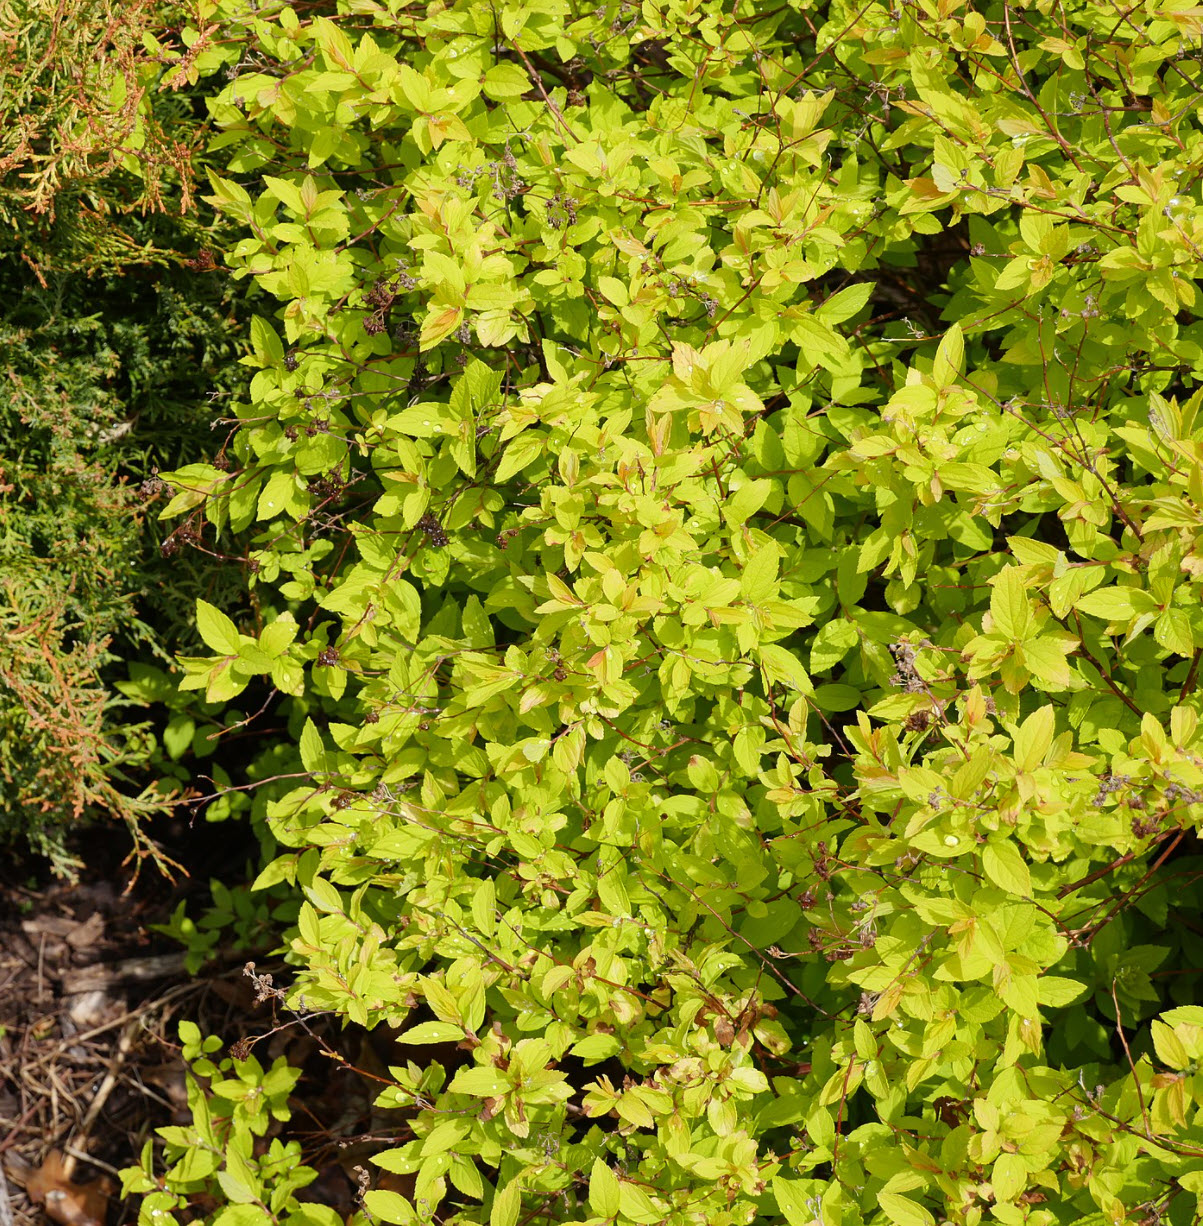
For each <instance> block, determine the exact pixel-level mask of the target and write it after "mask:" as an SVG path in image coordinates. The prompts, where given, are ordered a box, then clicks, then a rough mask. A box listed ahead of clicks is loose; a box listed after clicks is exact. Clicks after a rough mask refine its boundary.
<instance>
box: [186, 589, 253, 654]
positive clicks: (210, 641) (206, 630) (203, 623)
mask: <svg viewBox="0 0 1203 1226" xmlns="http://www.w3.org/2000/svg"><path fill="white" fill-rule="evenodd" d="M196 628H197V630H198V631H199V633H200V636H201V638H202V639H203V640H204V642H205V646H206V647H208V648H209V649H210V650H212V651H215V652H217V653H218V655H223V656H232V655H237V654H238V648H239V646H240V644H241V642H242V640H241V637H240V636H239V633H238V628H237V627H236V626H235V625H234V623H233V622H232V621H231V620H230V619H229V618H228V617H227V616H226V615H225V614H224V613H223V612H222V611H221V610H220V609H217V608H214V606H213V605H211V604H210V603H209V602H208V601H207V600H198V601H197V602H196Z"/></svg>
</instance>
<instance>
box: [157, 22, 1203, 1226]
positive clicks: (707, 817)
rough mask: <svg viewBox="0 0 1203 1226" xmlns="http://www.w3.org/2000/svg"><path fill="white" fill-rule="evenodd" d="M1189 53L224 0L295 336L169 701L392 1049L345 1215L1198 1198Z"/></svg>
mask: <svg viewBox="0 0 1203 1226" xmlns="http://www.w3.org/2000/svg"><path fill="white" fill-rule="evenodd" d="M1200 29H1201V28H1200V25H1199V19H1198V14H1197V12H1196V11H1195V10H1193V9H1187V8H1184V7H1182V6H1170V7H1169V8H1158V9H1157V10H1156V11H1154V10H1153V9H1152V8H1150V9H1148V10H1147V11H1146V10H1145V9H1143V8H1138V9H1127V10H1124V11H1120V10H1118V9H1114V8H1113V7H1110V6H1104V5H1101V4H1097V3H1093V2H1084V3H1070V4H1061V5H1057V6H1053V5H1050V4H1048V3H1043V2H1039V0H1038V2H1036V3H1030V4H1023V5H1019V4H1013V3H1009V2H1007V0H983V2H982V3H980V4H977V5H974V6H970V5H967V4H964V3H960V2H959V0H938V2H937V0H902V2H900V3H898V4H897V5H894V6H889V5H886V4H880V3H875V2H873V0H870V2H869V3H867V4H862V3H844V2H842V0H834V2H832V3H830V4H815V5H811V4H806V3H797V2H788V3H784V4H778V3H772V4H769V3H760V2H753V3H751V4H746V5H745V4H740V5H738V6H734V5H725V4H722V3H721V2H720V0H647V2H646V3H644V4H642V5H641V6H638V7H637V6H634V5H630V4H625V3H623V4H619V3H613V2H611V3H608V4H603V5H601V6H599V7H596V8H591V9H583V8H582V9H580V10H578V9H577V8H575V7H573V6H571V5H570V4H569V3H568V2H567V0H534V2H533V3H532V2H529V0H526V2H523V3H518V2H517V0H499V2H498V3H496V4H492V5H489V6H484V5H480V4H476V3H469V2H468V0H453V2H451V3H447V4H440V5H416V4H414V5H411V4H406V3H403V2H400V0H346V2H344V3H339V4H337V5H335V6H324V7H323V8H321V9H320V10H317V9H311V8H305V7H301V6H298V7H296V8H293V7H289V6H286V5H285V6H277V5H275V4H274V3H273V4H269V5H266V6H261V7H259V8H257V9H256V10H254V11H250V10H247V9H246V8H245V7H244V6H242V5H241V4H240V3H238V0H201V3H200V5H199V8H198V15H197V21H196V24H195V26H194V28H193V29H192V31H191V32H190V34H189V35H188V39H187V40H186V41H189V42H190V45H191V47H192V51H191V52H190V53H189V54H188V55H186V56H182V57H180V58H179V60H178V61H177V62H176V65H175V67H174V68H173V69H172V70H171V71H172V73H173V74H175V75H174V76H173V77H172V78H170V79H177V78H178V79H181V80H186V81H195V80H199V79H202V78H204V76H205V74H211V73H215V72H217V71H219V70H225V71H226V72H227V74H228V78H229V79H228V81H227V83H226V84H225V85H224V86H223V88H222V90H221V92H220V94H219V95H218V96H217V97H216V98H215V99H214V100H213V101H212V103H211V113H212V117H213V120H214V123H215V124H216V126H217V128H218V129H219V131H220V134H219V135H218V136H217V137H216V139H215V141H214V143H213V152H214V153H215V154H217V153H220V155H221V156H222V157H223V158H224V159H225V166H224V168H223V171H222V173H217V172H216V171H214V172H213V173H212V175H211V194H210V195H209V197H208V199H209V201H210V202H211V203H212V204H213V206H214V207H215V208H216V209H218V210H219V211H220V212H221V213H222V214H223V215H224V216H226V217H227V218H228V219H229V220H230V222H231V223H232V224H235V225H237V226H238V227H239V231H240V237H239V239H238V241H237V242H236V243H234V244H233V245H232V246H231V247H230V249H229V250H228V252H227V253H226V260H227V262H228V264H229V265H230V267H232V268H233V269H234V270H236V275H238V276H240V277H244V278H248V279H253V280H254V282H255V283H257V284H258V285H259V286H260V287H261V288H262V290H263V291H264V292H265V293H266V294H267V295H269V296H271V297H272V298H274V299H275V302H276V304H277V305H276V309H275V310H274V312H268V313H265V314H264V315H263V317H262V318H261V319H259V320H258V321H257V322H256V323H255V325H254V330H253V334H252V340H253V347H254V353H253V355H248V359H247V360H248V364H249V365H250V366H251V368H252V369H253V370H254V374H253V378H252V380H251V383H250V387H249V394H248V396H247V397H246V398H245V399H244V400H240V401H238V402H237V407H236V412H237V415H238V417H239V419H240V423H241V424H240V428H239V430H238V431H237V434H236V435H235V438H234V440H233V443H232V446H231V448H230V451H229V453H228V454H229V458H230V463H229V464H228V465H227V466H226V467H220V466H218V465H215V464H206V463H202V462H196V463H191V464H188V465H186V466H184V467H182V468H181V469H180V470H178V471H177V472H176V473H175V474H174V475H173V476H172V478H171V485H172V490H173V497H172V499H171V502H170V503H169V504H168V506H167V507H166V508H165V510H164V512H163V514H164V515H165V516H166V517H167V518H168V519H172V518H175V517H180V519H181V522H182V523H185V524H187V525H188V527H189V531H190V532H191V533H192V534H193V535H194V536H195V537H200V538H203V539H211V540H212V541H214V542H217V541H223V542H224V541H229V540H247V539H249V542H250V544H249V554H248V557H249V560H250V562H251V564H252V565H251V580H250V582H251V586H252V588H253V591H254V593H255V598H256V600H257V602H258V609H259V617H258V619H257V620H256V621H255V622H254V624H252V623H251V622H249V621H246V620H245V619H238V618H235V617H231V616H229V615H228V614H227V613H223V612H222V611H221V610H220V609H219V608H218V607H217V606H215V605H214V604H212V603H211V602H209V603H206V604H204V605H201V606H200V614H199V628H200V631H201V634H202V637H203V639H204V641H205V644H206V647H207V652H206V653H205V654H198V655H196V656H193V657H188V658H186V659H184V660H183V661H182V667H183V669H184V671H185V674H186V677H185V681H184V690H185V692H190V691H196V692H199V693H203V695H204V696H205V698H206V700H207V701H209V702H213V703H222V702H228V701H233V700H234V699H236V698H237V697H238V696H239V695H241V694H244V693H246V692H248V691H247V687H248V686H256V685H258V686H268V687H270V689H271V690H272V691H273V692H274V693H275V694H276V695H278V696H279V697H278V698H277V699H276V701H277V702H278V704H279V710H280V711H281V712H283V713H284V714H285V715H286V718H287V721H288V726H289V739H288V740H287V741H286V742H285V743H284V744H283V745H280V744H276V745H273V746H272V749H271V754H272V755H273V757H272V763H273V769H272V771H271V773H270V776H269V775H268V773H267V772H266V771H262V772H260V774H261V777H270V779H271V780H272V786H271V787H270V788H269V789H267V790H265V791H262V792H261V793H260V794H259V796H258V798H257V800H256V801H255V802H253V805H254V809H255V812H256V813H257V814H258V815H259V816H260V818H261V819H262V820H263V821H264V822H265V824H266V827H267V828H268V830H270V833H271V835H272V837H273V838H274V840H275V841H276V844H277V850H276V854H275V856H274V858H272V859H271V861H270V863H269V864H268V865H267V866H266V867H265V868H264V870H263V872H262V874H261V875H260V878H259V881H258V883H257V884H258V885H259V886H260V887H261V888H267V887H269V886H279V885H280V884H281V883H284V884H286V885H288V886H289V887H291V888H292V889H293V890H295V892H296V896H297V897H298V899H303V902H301V905H300V910H299V915H298V919H297V923H296V925H295V928H293V929H292V930H291V931H290V933H289V936H288V944H287V951H288V957H289V960H290V962H291V963H292V965H293V966H294V967H295V972H296V979H295V985H294V988H293V990H292V994H291V1000H292V1002H293V1003H294V1004H296V1005H298V1006H299V1005H300V1004H301V1003H302V1002H303V1003H304V1005H305V1006H306V1007H308V1008H318V1009H322V1010H333V1011H335V1012H336V1013H338V1014H341V1015H342V1016H344V1017H345V1018H346V1019H347V1020H348V1021H349V1022H351V1023H354V1024H356V1025H360V1026H373V1025H376V1024H379V1023H387V1024H390V1025H392V1026H395V1027H399V1028H401V1031H402V1042H403V1043H406V1044H407V1045H409V1046H411V1047H412V1049H413V1055H412V1057H411V1058H410V1059H408V1060H407V1061H405V1062H404V1063H400V1064H398V1065H397V1066H395V1067H393V1068H392V1069H391V1070H390V1074H391V1077H392V1079H393V1085H392V1086H391V1087H390V1088H388V1089H387V1090H385V1091H384V1093H383V1095H382V1097H381V1100H380V1102H381V1105H382V1106H384V1107H390V1108H394V1109H395V1110H396V1111H397V1113H398V1114H397V1120H398V1126H397V1143H396V1145H395V1146H394V1147H393V1148H391V1149H388V1150H387V1151H385V1152H383V1153H381V1154H379V1155H378V1156H377V1158H376V1160H375V1161H376V1163H377V1165H378V1166H380V1167H382V1168H383V1169H384V1170H385V1171H387V1172H391V1173H393V1174H396V1175H401V1176H405V1177H412V1183H411V1185H410V1186H412V1194H407V1193H403V1192H401V1191H397V1190H395V1186H396V1185H393V1186H391V1187H389V1188H387V1189H386V1188H376V1189H373V1190H371V1191H369V1192H368V1193H367V1195H366V1197H365V1201H364V1209H365V1214H366V1215H370V1216H371V1217H372V1218H374V1219H376V1220H380V1221H384V1222H388V1223H396V1224H397V1226H409V1224H410V1223H417V1222H420V1221H429V1220H438V1221H440V1222H446V1223H483V1222H485V1221H488V1222H489V1223H490V1226H515V1224H516V1223H518V1222H526V1221H530V1220H534V1219H535V1218H546V1219H550V1220H555V1221H566V1222H582V1223H591V1224H593V1223H597V1224H600V1223H603V1222H617V1223H623V1224H626V1223H661V1222H671V1223H682V1224H684V1223H691V1224H700V1223H707V1224H708V1226H729V1224H731V1226H733V1224H736V1223H739V1224H741V1226H747V1224H750V1223H752V1222H753V1221H755V1220H764V1221H786V1222H788V1223H790V1226H815V1224H822V1226H836V1224H837V1223H838V1224H839V1226H859V1224H860V1223H867V1224H870V1226H884V1224H886V1223H894V1224H895V1226H921V1224H923V1223H932V1222H935V1221H937V1220H940V1221H949V1222H955V1223H958V1224H960V1223H964V1224H965V1226H977V1223H978V1222H979V1221H982V1220H983V1219H986V1220H996V1221H999V1222H1003V1223H1007V1224H1011V1223H1015V1224H1018V1223H1021V1222H1022V1223H1029V1222H1030V1223H1034V1224H1037V1226H1051V1224H1052V1223H1062V1222H1064V1223H1071V1222H1072V1223H1079V1222H1085V1223H1091V1224H1092V1226H1093V1224H1096V1223H1098V1224H1102V1223H1112V1224H1115V1226H1118V1224H1119V1223H1125V1222H1133V1223H1134V1222H1138V1221H1151V1220H1169V1221H1172V1222H1174V1223H1183V1224H1185V1223H1187V1222H1190V1221H1192V1220H1194V1217H1195V1216H1196V1196H1197V1193H1198V1192H1199V1190H1200V1188H1201V1187H1203V1147H1201V1143H1203V1132H1201V1131H1200V1125H1199V1122H1198V1110H1199V1104H1200V1102H1203V1083H1200V1084H1196V1083H1197V1080H1198V1073H1197V1062H1198V1058H1199V1051H1200V1043H1201V1042H1203V1037H1201V1036H1203V1025H1201V1023H1203V1012H1201V1011H1200V1009H1199V1007H1198V1006H1197V1005H1196V1004H1194V1003H1193V1002H1194V998H1195V992H1196V990H1197V974H1198V972H1197V970H1194V969H1192V968H1194V967H1197V966H1198V965H1199V963H1198V954H1199V952H1201V951H1200V950H1199V933H1198V932H1197V930H1196V925H1195V920H1194V910H1193V908H1194V907H1195V905H1196V900H1197V892H1198V888H1199V886H1198V882H1199V875H1198V863H1197V860H1195V859H1194V858H1192V857H1191V856H1188V855H1184V854H1183V853H1185V852H1188V851H1190V850H1192V849H1193V846H1194V842H1195V840H1196V838H1197V830H1198V823H1199V820H1200V818H1201V817H1203V809H1201V808H1200V805H1201V802H1203V758H1201V757H1200V735H1199V728H1198V722H1199V721H1198V710H1199V698H1198V693H1197V684H1196V683H1197V679H1198V666H1199V660H1200V655H1201V649H1203V603H1201V599H1200V598H1201V595H1203V592H1201V590H1200V585H1201V583H1203V544H1201V542H1203V421H1201V420H1200V416H1199V408H1200V405H1201V404H1203V393H1201V392H1199V391H1196V390H1194V389H1195V385H1196V383H1197V381H1198V378H1199V375H1200V374H1201V373H1203V343H1201V341H1203V336H1201V331H1200V325H1199V322H1198V312H1197V303H1198V297H1197V295H1198V284H1197V283H1198V278H1199V275H1200V251H1199V244H1200V243H1201V242H1203V205H1201V204H1200V199H1199V187H1200V170H1199V166H1200V162H1199V152H1200V149H1201V148H1203V133H1201V132H1200V111H1199V94H1200V86H1199V78H1198V66H1197V61H1196V59H1195V58H1193V53H1192V48H1193V47H1194V46H1195V45H1196V43H1197V42H1198V39H1199V37H1200ZM289 776H297V777H296V778H293V779H292V780H291V781H290V780H289ZM294 784H295V786H294ZM247 804H248V806H249V805H251V804H252V802H250V801H248V802H247ZM448 1050H450V1051H451V1052H452V1053H453V1054H452V1055H450V1056H449V1055H448V1054H447V1052H448ZM431 1052H433V1053H435V1054H433V1055H431V1054H427V1053H431ZM150 1220H151V1219H150V1218H149V1217H145V1218H144V1222H145V1223H146V1224H147V1226H149V1222H150ZM365 1220H366V1216H365Z"/></svg>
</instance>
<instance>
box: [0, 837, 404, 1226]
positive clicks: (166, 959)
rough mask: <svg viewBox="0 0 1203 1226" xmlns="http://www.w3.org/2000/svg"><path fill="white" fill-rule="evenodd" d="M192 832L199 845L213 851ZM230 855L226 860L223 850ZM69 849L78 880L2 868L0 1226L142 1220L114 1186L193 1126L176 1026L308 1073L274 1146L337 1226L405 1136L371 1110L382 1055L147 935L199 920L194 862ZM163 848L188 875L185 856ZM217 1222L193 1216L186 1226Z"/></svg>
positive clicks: (227, 969) (102, 844) (203, 899)
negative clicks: (190, 918)
mask: <svg viewBox="0 0 1203 1226" xmlns="http://www.w3.org/2000/svg"><path fill="white" fill-rule="evenodd" d="M177 825H180V824H179V823H177ZM197 833H198V832H196V831H194V830H192V829H190V828H188V827H187V825H186V824H184V825H183V828H182V829H177V830H175V836H176V837H175V840H174V841H175V842H176V843H177V844H178V845H185V846H186V845H187V843H188V840H189V838H191V837H193V836H194V835H196V834H197ZM204 833H205V832H204V831H200V832H199V835H200V836H201V837H200V838H198V839H197V840H196V841H198V842H199V843H200V844H202V846H203V844H205V843H206V842H209V843H211V842H213V840H212V839H205V838H204V837H203V836H204ZM217 842H218V845H221V840H218V841H217ZM224 847H225V849H226V850H225V853H224V854H227V855H228V848H229V836H228V835H227V836H226V837H225V842H224ZM73 850H74V851H75V854H76V856H77V858H78V860H79V861H80V864H81V870H80V873H79V876H78V879H77V880H74V881H70V880H64V879H60V878H55V877H53V876H52V875H51V874H50V873H49V871H48V870H47V868H46V867H45V865H44V864H40V863H39V862H37V861H36V860H28V861H21V860H20V859H14V860H10V861H9V862H7V863H6V864H4V865H3V866H2V867H0V1226H47V1224H48V1223H50V1222H53V1223H56V1224H57V1226H129V1224H130V1223H132V1222H134V1221H136V1219H137V1204H136V1201H125V1200H122V1199H121V1197H120V1192H119V1188H120V1184H119V1180H118V1173H119V1171H120V1170H121V1169H122V1168H123V1167H126V1166H130V1165H132V1164H133V1163H135V1162H136V1161H137V1159H138V1155H139V1154H140V1152H141V1150H142V1148H143V1145H144V1144H145V1142H146V1140H147V1138H149V1137H153V1136H154V1130H155V1129H156V1128H157V1127H160V1126H163V1125H166V1124H187V1123H189V1122H190V1120H191V1116H190V1113H189V1111H188V1108H187V1099H186V1087H185V1078H184V1073H185V1066H184V1062H183V1061H182V1059H181V1057H180V1051H179V1043H178V1039H177V1029H176V1028H177V1025H178V1022H179V1021H180V1020H181V1019H184V1018H186V1019H189V1020H192V1021H195V1022H196V1023H197V1024H198V1025H199V1026H200V1027H201V1029H202V1030H203V1031H204V1032H205V1033H206V1034H216V1035H219V1036H220V1037H222V1039H223V1040H224V1041H225V1042H226V1044H227V1051H228V1050H229V1048H230V1047H231V1046H234V1045H237V1046H234V1050H235V1051H238V1050H253V1051H254V1053H255V1055H256V1056H257V1057H258V1058H259V1060H260V1061H261V1062H262V1063H263V1064H264V1065H265V1066H267V1065H269V1064H270V1063H271V1061H272V1060H273V1059H275V1058H276V1057H277V1056H279V1055H284V1056H285V1057H286V1058H287V1059H288V1060H289V1062H290V1063H292V1064H294V1065H297V1066H299V1067H301V1068H302V1069H303V1070H304V1075H303V1077H302V1079H301V1081H300V1082H299V1084H298V1087H297V1093H296V1095H295V1098H294V1100H293V1102H292V1107H293V1111H294V1116H293V1120H292V1121H290V1123H289V1124H288V1125H286V1126H285V1127H286V1135H287V1136H289V1137H296V1138H299V1139H300V1140H301V1141H302V1145H303V1149H304V1159H305V1161H306V1162H307V1163H308V1164H309V1165H312V1166H314V1167H315V1169H316V1170H317V1171H318V1178H317V1180H316V1181H315V1183H314V1184H313V1185H311V1187H310V1188H309V1189H307V1190H306V1191H305V1193H304V1194H303V1197H304V1199H306V1200H318V1201H322V1202H323V1203H326V1204H330V1205H333V1206H334V1207H335V1208H336V1209H338V1210H339V1212H340V1215H341V1216H343V1217H344V1220H345V1219H346V1218H347V1217H349V1216H350V1214H351V1213H353V1212H354V1211H355V1209H356V1208H357V1207H358V1205H359V1203H360V1198H361V1195H362V1190H363V1188H364V1187H365V1186H366V1185H367V1179H368V1177H367V1173H366V1162H367V1157H368V1156H369V1155H370V1154H371V1153H372V1152H374V1151H376V1150H379V1149H380V1148H383V1147H386V1146H388V1145H390V1144H396V1143H397V1141H398V1140H399V1139H400V1138H398V1137H397V1136H396V1130H395V1128H393V1127H390V1126H389V1125H388V1123H387V1120H386V1119H385V1118H384V1117H382V1116H381V1114H380V1113H379V1112H378V1111H377V1110H376V1109H375V1108H373V1106H372V1099H373V1098H374V1097H375V1093H376V1091H377V1090H378V1089H379V1082H378V1081H375V1077H378V1076H379V1075H380V1074H386V1069H385V1067H384V1065H383V1063H382V1060H381V1055H380V1053H379V1052H378V1050H377V1048H378V1047H379V1042H378V1041H376V1042H375V1043H373V1041H372V1040H371V1038H370V1036H367V1035H362V1034H361V1035H358V1036H356V1037H354V1038H353V1039H352V1040H350V1041H348V1038H347V1037H346V1036H345V1035H343V1034H342V1033H341V1031H340V1029H339V1028H338V1027H337V1026H335V1025H333V1024H327V1023H326V1022H325V1019H322V1018H320V1017H317V1018H314V1017H310V1018H302V1019H297V1018H295V1017H294V1016H292V1015H289V1014H285V1013H283V1012H282V1011H281V1010H280V1009H279V1005H278V1001H276V1000H274V999H267V1000H263V999H260V997H262V993H261V992H259V993H257V992H256V990H255V981H254V979H253V978H252V977H251V976H250V975H248V974H247V973H246V969H245V965H246V961H247V957H246V953H245V951H242V952H240V953H237V954H233V953H231V954H223V953H221V952H219V953H218V955H217V957H215V958H214V959H213V960H211V961H210V962H209V963H207V964H206V965H205V966H204V967H203V968H202V969H201V971H200V973H198V974H197V975H195V976H193V975H189V974H188V973H187V972H186V970H185V966H184V953H183V951H182V950H181V949H180V947H179V946H178V945H177V944H176V943H175V942H173V941H171V940H170V939H169V938H166V937H164V936H162V935H159V934H156V933H154V932H153V931H152V930H151V927H150V926H151V925H153V924H162V923H166V922H167V920H168V917H169V916H170V914H171V911H172V909H173V908H174V907H175V905H176V904H177V902H178V901H179V900H180V898H191V899H192V900H193V902H195V906H193V903H192V902H190V904H189V914H199V913H200V911H201V910H202V909H203V906H204V905H205V904H206V903H207V902H208V889H207V884H208V880H209V876H210V870H211V869H212V868H213V867H215V866H214V865H213V864H212V863H206V862H204V861H205V859H206V857H205V855H203V854H202V855H200V856H194V857H193V861H194V863H193V865H192V866H191V867H192V874H191V876H188V875H186V874H181V873H176V874H175V875H174V879H168V878H166V877H164V876H162V875H161V874H159V873H158V872H157V871H156V870H155V869H153V868H147V867H144V868H143V870H142V871H141V872H140V873H137V874H135V873H134V872H133V871H132V869H131V868H130V866H129V864H128V863H126V864H124V865H123V864H122V862H121V859H120V856H119V853H121V852H122V851H123V850H124V851H128V843H126V844H125V845H124V846H123V844H122V839H121V834H120V833H119V832H114V831H113V830H111V829H108V830H105V829H103V828H100V829H95V828H94V829H91V830H87V831H84V832H82V833H81V835H80V837H79V840H78V846H76V847H75V848H74V849H73ZM172 851H173V858H177V859H179V860H180V861H181V862H182V863H188V858H187V857H186V856H182V855H180V847H179V846H176V847H174V848H173V849H172ZM209 858H210V860H211V857H209ZM197 860H200V861H201V863H199V864H198V863H196V861H197ZM217 867H222V866H217ZM225 867H227V868H228V865H227V866H225ZM198 870H199V871H198ZM219 875H220V874H219ZM223 879H225V880H227V881H229V880H231V878H229V877H225V878H223ZM256 958H257V962H258V969H259V971H260V972H261V973H262V972H274V973H275V976H276V982H277V983H280V982H286V981H287V968H286V967H285V966H284V964H283V963H282V962H279V961H275V962H273V960H272V958H271V957H270V954H268V955H267V956H265V955H264V954H258V955H256ZM385 1058H386V1059H387V1053H386V1055H385ZM278 1131H279V1130H278V1129H277V1132H278ZM271 1136H272V1133H270V1132H269V1136H268V1137H266V1138H264V1143H265V1144H266V1143H267V1142H268V1141H269V1140H270V1139H271ZM211 1208H212V1206H211V1205H205V1204H204V1203H202V1202H200V1201H198V1203H197V1204H196V1205H195V1206H194V1207H192V1209H191V1211H189V1210H185V1211H184V1212H183V1214H182V1215H181V1216H182V1219H184V1220H186V1219H188V1218H189V1217H195V1218H200V1217H202V1216H204V1214H205V1211H206V1210H207V1209H211Z"/></svg>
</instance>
